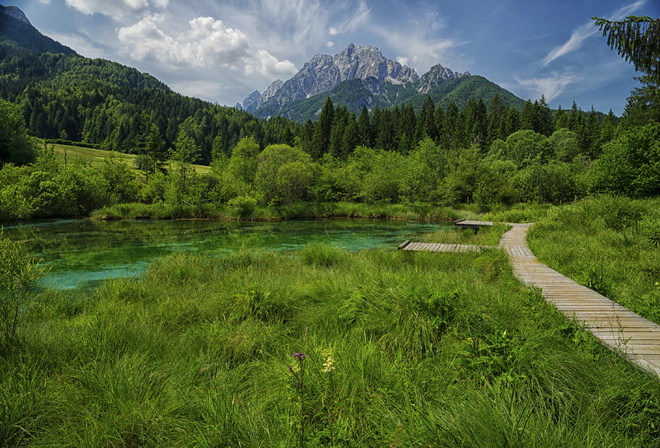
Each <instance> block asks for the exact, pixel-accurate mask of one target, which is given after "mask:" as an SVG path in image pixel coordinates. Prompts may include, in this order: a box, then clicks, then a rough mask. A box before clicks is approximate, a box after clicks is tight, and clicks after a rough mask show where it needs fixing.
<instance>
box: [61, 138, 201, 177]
mask: <svg viewBox="0 0 660 448" xmlns="http://www.w3.org/2000/svg"><path fill="white" fill-rule="evenodd" d="M53 150H54V152H55V157H56V159H57V162H58V163H60V164H62V165H66V164H68V163H74V162H75V161H76V160H83V161H84V162H85V163H86V164H88V165H89V166H90V167H92V168H96V169H101V168H103V166H104V165H105V160H106V159H107V158H108V157H109V156H110V154H111V151H106V150H103V149H95V148H85V147H82V146H71V145H62V144H53ZM112 154H113V157H115V159H116V160H118V161H120V162H122V163H123V164H124V165H126V166H127V167H128V168H129V169H130V170H131V171H134V172H136V173H137V172H138V169H137V168H136V166H135V164H134V163H133V159H134V158H135V157H136V156H135V154H126V153H120V152H113V153H112ZM193 167H194V168H195V172H197V173H199V174H203V173H208V172H210V171H211V167H209V166H206V165H193Z"/></svg>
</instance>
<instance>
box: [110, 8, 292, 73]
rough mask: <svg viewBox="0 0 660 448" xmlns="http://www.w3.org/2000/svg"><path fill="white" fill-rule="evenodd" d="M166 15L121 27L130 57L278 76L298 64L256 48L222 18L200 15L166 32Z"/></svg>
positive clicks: (150, 16)
mask: <svg viewBox="0 0 660 448" xmlns="http://www.w3.org/2000/svg"><path fill="white" fill-rule="evenodd" d="M165 20H166V16H164V15H162V14H155V15H149V16H146V17H144V18H143V19H142V20H141V21H140V22H138V23H136V24H135V25H132V26H128V27H124V28H121V29H120V30H119V32H118V37H119V40H120V41H121V42H122V43H123V44H124V45H126V46H127V48H128V49H129V52H130V57H131V58H133V59H135V60H138V61H143V60H148V61H152V62H156V63H158V64H160V65H170V66H173V67H198V68H209V67H223V68H225V69H230V70H243V71H244V72H245V74H248V75H250V74H253V73H261V74H269V75H274V76H279V75H282V74H294V73H295V66H294V65H293V63H292V62H290V61H288V60H284V61H280V60H278V59H277V58H276V57H275V56H273V55H272V54H270V53H269V52H268V51H266V50H263V49H260V50H253V49H252V47H251V46H250V44H249V42H248V37H247V36H246V35H245V33H243V32H242V31H241V30H238V29H235V28H230V27H227V26H226V25H225V24H224V23H223V22H222V21H221V20H215V19H213V18H211V17H198V18H195V19H193V20H191V21H190V22H189V29H187V30H186V31H185V32H182V33H178V34H177V33H172V32H167V31H163V29H167V28H166V26H162V25H163V22H164V21H165Z"/></svg>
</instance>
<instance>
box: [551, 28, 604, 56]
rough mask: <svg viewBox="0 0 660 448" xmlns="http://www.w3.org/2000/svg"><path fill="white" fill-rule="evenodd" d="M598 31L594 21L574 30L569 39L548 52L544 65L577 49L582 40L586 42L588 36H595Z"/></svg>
mask: <svg viewBox="0 0 660 448" xmlns="http://www.w3.org/2000/svg"><path fill="white" fill-rule="evenodd" d="M597 32H598V29H597V28H596V27H595V26H594V25H593V23H588V24H587V25H584V26H582V27H581V28H580V29H579V30H577V31H573V34H572V35H571V38H570V39H568V41H567V42H566V43H565V44H564V45H561V46H559V47H557V48H555V49H554V50H552V51H551V52H550V53H548V55H547V56H546V57H545V59H543V65H548V64H549V63H550V62H552V61H554V60H555V59H557V58H560V57H562V56H564V55H566V54H568V53H571V52H572V51H575V50H577V49H578V48H580V47H581V46H582V42H584V40H585V39H586V38H588V37H590V36H593V35H594V34H596V33H597Z"/></svg>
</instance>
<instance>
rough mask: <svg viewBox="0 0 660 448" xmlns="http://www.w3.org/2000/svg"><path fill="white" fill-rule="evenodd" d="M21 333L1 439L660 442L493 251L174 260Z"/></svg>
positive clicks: (60, 302)
mask: <svg viewBox="0 0 660 448" xmlns="http://www.w3.org/2000/svg"><path fill="white" fill-rule="evenodd" d="M20 334H21V336H22V338H23V339H22V340H23V343H22V345H21V346H20V347H19V348H14V349H12V350H10V349H8V348H3V349H2V350H3V351H2V352H0V362H1V363H2V368H0V391H2V393H1V395H0V400H1V401H0V440H2V441H3V445H4V446H83V447H84V446H90V447H91V446H95V447H97V446H190V447H192V446H196V447H197V446H202V447H218V446H232V447H234V446H243V447H273V446H279V447H290V446H301V445H302V446H351V447H362V446H365V447H366V446H369V447H371V446H392V447H407V446H484V447H486V446H488V447H492V446H579V447H584V446H652V445H653V444H655V443H657V440H658V439H657V438H658V436H660V433H659V429H658V427H657V425H656V422H657V421H658V418H660V404H659V403H660V384H658V383H657V381H655V380H653V379H651V378H648V377H647V376H646V375H644V374H642V373H640V372H639V371H637V370H636V369H635V368H633V367H631V366H630V365H629V364H627V363H626V362H625V361H623V360H621V359H619V358H618V357H617V356H616V355H614V354H612V353H610V352H609V351H607V350H606V349H604V348H602V347H601V346H600V345H598V344H597V343H596V341H595V340H594V339H593V337H591V336H590V335H589V334H586V333H583V332H582V331H581V330H580V329H578V328H575V327H574V326H572V325H570V324H569V323H568V322H567V321H566V320H565V319H564V318H563V317H562V316H561V315H559V314H558V313H557V312H556V311H554V310H553V309H552V308H551V307H549V306H547V305H546V304H545V303H544V301H543V299H542V298H541V297H540V296H539V295H538V294H537V293H536V292H534V291H530V290H527V289H525V288H523V287H522V286H520V284H519V283H518V282H517V281H516V280H515V279H514V278H513V276H512V273H511V270H510V268H509V266H508V263H507V259H506V255H505V254H504V253H502V252H501V251H498V250H492V251H487V252H484V253H467V254H426V253H415V254H412V253H406V252H402V251H388V250H376V251H364V252H361V253H351V252H346V251H342V250H338V249H335V248H330V247H325V246H311V247H308V248H306V249H304V250H303V251H300V252H290V253H272V252H271V253H260V252H252V251H241V252H238V253H236V254H233V255H226V256H222V257H218V258H215V257H207V256H197V255H190V254H177V255H173V256H170V257H168V258H165V259H163V260H161V261H159V262H156V263H155V264H153V265H152V266H151V268H150V270H149V272H148V273H147V274H145V275H144V276H143V277H142V278H127V279H115V280H109V281H107V282H105V283H104V284H103V285H102V286H100V287H99V288H97V289H94V290H89V291H74V292H56V291H44V292H43V293H42V294H41V295H40V296H39V297H37V298H36V303H35V305H34V306H33V307H31V308H30V309H29V312H28V313H27V315H26V316H25V319H24V325H23V327H21V329H20ZM329 349H330V350H331V351H332V356H333V359H334V364H333V367H334V370H332V371H330V372H324V370H326V369H327V366H326V365H324V364H327V358H328V353H329V352H328V350H329ZM295 353H305V355H306V357H305V359H304V361H301V362H302V363H303V365H302V368H303V370H302V376H300V375H299V376H296V375H294V373H293V372H296V370H295V369H294V367H296V363H298V361H297V360H296V359H294V358H293V357H292V355H293V354H295ZM289 367H291V370H290V369H289ZM297 368H298V367H297ZM301 382H302V384H303V387H301V386H300V384H301Z"/></svg>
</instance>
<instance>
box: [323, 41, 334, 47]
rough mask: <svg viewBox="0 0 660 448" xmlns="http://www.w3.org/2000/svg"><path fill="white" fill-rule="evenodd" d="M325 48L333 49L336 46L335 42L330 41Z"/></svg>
mask: <svg viewBox="0 0 660 448" xmlns="http://www.w3.org/2000/svg"><path fill="white" fill-rule="evenodd" d="M325 46H326V47H328V48H332V47H334V46H335V43H334V42H333V41H331V40H330V41H328V43H327V44H325Z"/></svg>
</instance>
